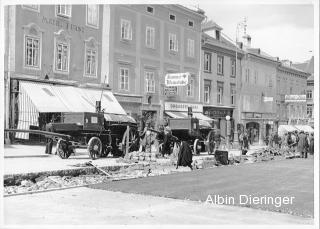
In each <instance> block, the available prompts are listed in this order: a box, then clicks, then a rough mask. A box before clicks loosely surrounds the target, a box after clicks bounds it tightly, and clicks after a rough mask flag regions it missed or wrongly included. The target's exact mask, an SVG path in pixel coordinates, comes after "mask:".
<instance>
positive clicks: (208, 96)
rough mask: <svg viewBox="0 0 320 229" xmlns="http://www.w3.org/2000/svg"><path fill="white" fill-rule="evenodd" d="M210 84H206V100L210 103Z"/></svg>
mask: <svg viewBox="0 0 320 229" xmlns="http://www.w3.org/2000/svg"><path fill="white" fill-rule="evenodd" d="M210 88H211V87H210V85H205V86H204V102H205V103H210Z"/></svg>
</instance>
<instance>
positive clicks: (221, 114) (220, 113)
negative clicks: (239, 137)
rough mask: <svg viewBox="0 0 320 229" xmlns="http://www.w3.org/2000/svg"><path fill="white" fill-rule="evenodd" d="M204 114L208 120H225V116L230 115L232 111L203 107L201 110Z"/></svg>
mask: <svg viewBox="0 0 320 229" xmlns="http://www.w3.org/2000/svg"><path fill="white" fill-rule="evenodd" d="M203 110H204V114H205V115H207V116H209V117H210V118H223V119H225V118H226V116H227V115H229V116H232V115H231V111H232V109H225V108H218V107H205V108H203Z"/></svg>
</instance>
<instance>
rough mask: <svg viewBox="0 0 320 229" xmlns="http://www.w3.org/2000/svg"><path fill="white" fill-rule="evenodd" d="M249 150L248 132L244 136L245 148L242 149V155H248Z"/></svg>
mask: <svg viewBox="0 0 320 229" xmlns="http://www.w3.org/2000/svg"><path fill="white" fill-rule="evenodd" d="M248 150H249V139H248V134H247V132H244V135H243V147H242V149H241V151H242V155H246V153H247V152H248Z"/></svg>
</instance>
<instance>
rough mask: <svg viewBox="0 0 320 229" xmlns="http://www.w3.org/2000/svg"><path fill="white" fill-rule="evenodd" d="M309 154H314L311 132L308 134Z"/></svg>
mask: <svg viewBox="0 0 320 229" xmlns="http://www.w3.org/2000/svg"><path fill="white" fill-rule="evenodd" d="M309 154H310V155H313V154H314V138H313V133H311V136H310V146H309Z"/></svg>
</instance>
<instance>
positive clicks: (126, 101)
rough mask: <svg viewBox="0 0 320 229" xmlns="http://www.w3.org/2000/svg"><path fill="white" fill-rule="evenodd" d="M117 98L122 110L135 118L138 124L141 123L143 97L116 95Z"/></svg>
mask: <svg viewBox="0 0 320 229" xmlns="http://www.w3.org/2000/svg"><path fill="white" fill-rule="evenodd" d="M114 96H115V98H116V99H117V100H118V102H119V103H120V105H121V106H122V108H123V109H124V110H125V112H126V113H127V115H130V116H131V117H133V118H134V119H135V120H136V121H137V122H138V123H140V120H141V117H142V113H141V106H142V96H141V95H127V94H120V93H114Z"/></svg>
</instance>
